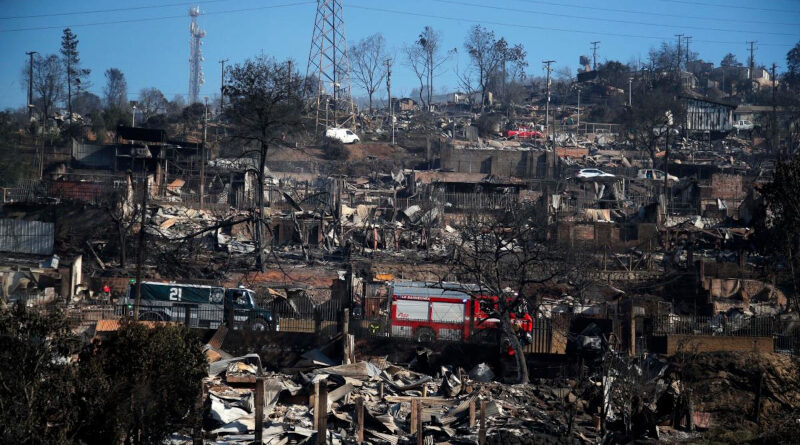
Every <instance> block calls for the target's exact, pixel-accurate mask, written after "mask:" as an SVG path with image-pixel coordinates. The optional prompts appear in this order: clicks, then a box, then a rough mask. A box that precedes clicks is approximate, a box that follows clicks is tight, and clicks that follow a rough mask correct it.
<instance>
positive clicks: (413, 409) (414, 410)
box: [409, 400, 419, 434]
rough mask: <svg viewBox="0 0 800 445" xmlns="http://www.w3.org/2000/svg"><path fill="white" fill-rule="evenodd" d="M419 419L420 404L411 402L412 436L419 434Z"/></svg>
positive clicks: (416, 401) (414, 401)
mask: <svg viewBox="0 0 800 445" xmlns="http://www.w3.org/2000/svg"><path fill="white" fill-rule="evenodd" d="M417 417H419V404H418V400H412V401H411V421H410V422H409V423H410V424H411V425H410V426H411V434H414V433H416V432H417Z"/></svg>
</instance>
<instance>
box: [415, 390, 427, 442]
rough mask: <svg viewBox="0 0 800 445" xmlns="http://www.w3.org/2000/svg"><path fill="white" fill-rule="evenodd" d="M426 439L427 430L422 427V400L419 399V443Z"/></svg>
mask: <svg viewBox="0 0 800 445" xmlns="http://www.w3.org/2000/svg"><path fill="white" fill-rule="evenodd" d="M424 439H425V430H424V429H423V428H422V401H421V400H417V445H422V441H423V440H424Z"/></svg>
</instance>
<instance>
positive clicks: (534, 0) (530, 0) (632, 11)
mask: <svg viewBox="0 0 800 445" xmlns="http://www.w3.org/2000/svg"><path fill="white" fill-rule="evenodd" d="M515 1H517V2H522V3H534V4H539V5H548V6H562V7H565V8H573V9H582V10H590V11H602V12H621V13H625V14H638V15H648V16H655V17H659V18H664V17H676V18H680V19H695V20H704V21H712V22H728V23H743V24H748V25H752V24H761V25H784V26H797V25H800V23H797V22H795V23H786V22H769V21H758V20H750V19H749V18H748V19H747V20H744V19H741V20H740V19H728V18H719V17H716V16H708V15H706V16H699V15H685V14H672V13H668V12H652V11H643V10H636V9H618V8H616V9H615V8H606V7H597V6H594V7H593V6H585V5H575V4H569V3H559V2H549V1H539V0H515Z"/></svg>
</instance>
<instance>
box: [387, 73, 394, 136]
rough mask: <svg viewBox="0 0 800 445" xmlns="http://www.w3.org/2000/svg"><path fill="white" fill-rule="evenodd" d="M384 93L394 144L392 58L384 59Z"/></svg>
mask: <svg viewBox="0 0 800 445" xmlns="http://www.w3.org/2000/svg"><path fill="white" fill-rule="evenodd" d="M385 63H386V93H387V95H388V96H389V120H391V121H392V145H394V107H393V106H392V59H386V61H385Z"/></svg>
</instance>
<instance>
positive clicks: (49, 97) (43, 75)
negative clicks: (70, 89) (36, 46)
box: [22, 54, 64, 130]
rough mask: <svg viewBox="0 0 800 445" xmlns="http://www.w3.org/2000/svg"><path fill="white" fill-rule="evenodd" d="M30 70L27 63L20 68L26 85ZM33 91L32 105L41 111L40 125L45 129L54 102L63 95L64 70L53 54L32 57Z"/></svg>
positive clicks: (54, 104)
mask: <svg viewBox="0 0 800 445" xmlns="http://www.w3.org/2000/svg"><path fill="white" fill-rule="evenodd" d="M29 77H30V71H29V69H28V64H27V63H26V64H25V68H24V69H23V70H22V80H23V84H24V85H28V81H29V80H30V79H29ZM32 87H33V93H34V94H35V96H36V98H35V99H34V105H35V106H36V109H38V110H40V111H41V113H42V126H43V127H44V129H45V130H47V119H48V118H49V117H50V114H51V112H52V111H53V109H54V108H55V106H56V103H57V102H58V101H60V100H61V99H62V98H63V97H64V72H63V70H62V67H61V60H60V59H59V58H58V56H56V55H55V54H50V55H47V56H41V55H39V54H37V55H36V57H34V58H33V80H32Z"/></svg>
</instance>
